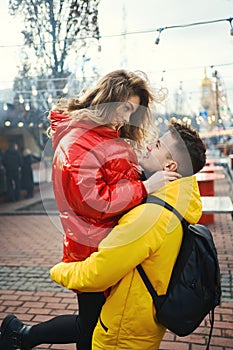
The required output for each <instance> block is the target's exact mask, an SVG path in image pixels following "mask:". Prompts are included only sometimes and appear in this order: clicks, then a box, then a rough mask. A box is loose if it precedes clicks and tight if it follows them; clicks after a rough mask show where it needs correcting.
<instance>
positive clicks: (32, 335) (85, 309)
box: [23, 292, 105, 350]
mask: <svg viewBox="0 0 233 350" xmlns="http://www.w3.org/2000/svg"><path fill="white" fill-rule="evenodd" d="M104 302H105V296H104V293H102V292H100V293H82V294H78V304H79V315H78V316H77V315H61V316H57V317H54V318H52V319H51V320H49V321H46V322H41V323H39V324H37V325H35V326H32V328H31V330H30V332H29V334H28V336H27V339H25V344H27V346H29V347H31V348H33V347H35V346H37V345H40V344H70V343H76V344H77V345H76V346H77V349H78V350H91V341H92V333H93V330H94V328H95V326H96V323H97V321H98V317H99V314H100V311H101V308H102V306H103V304H104ZM23 342H24V341H23Z"/></svg>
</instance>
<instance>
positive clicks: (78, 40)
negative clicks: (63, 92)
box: [9, 0, 99, 78]
mask: <svg viewBox="0 0 233 350" xmlns="http://www.w3.org/2000/svg"><path fill="white" fill-rule="evenodd" d="M98 5H99V0H9V10H10V13H11V15H13V16H17V15H21V16H22V17H23V20H24V29H23V30H22V34H23V36H24V43H25V46H26V48H27V49H29V50H28V52H29V53H30V60H31V62H32V61H33V60H32V57H31V54H32V52H33V53H34V54H35V57H36V58H37V62H36V66H35V67H36V69H37V72H38V73H39V74H41V75H47V76H52V77H53V78H60V77H61V76H62V77H63V75H64V74H67V70H68V71H69V68H70V67H69V66H68V65H67V66H66V59H67V57H68V55H69V53H70V52H71V51H72V52H73V53H77V52H78V50H79V49H80V48H81V47H83V46H86V45H87V42H88V40H87V38H89V39H90V38H96V39H98V38H99V26H98ZM38 63H39V64H38ZM35 67H34V68H35Z"/></svg>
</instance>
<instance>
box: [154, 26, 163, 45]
mask: <svg viewBox="0 0 233 350" xmlns="http://www.w3.org/2000/svg"><path fill="white" fill-rule="evenodd" d="M164 29H165V28H158V29H156V31H157V32H159V35H158V37H157V39H156V40H155V44H156V45H158V44H159V42H160V35H161V33H162V31H163V30H164Z"/></svg>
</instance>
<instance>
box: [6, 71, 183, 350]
mask: <svg viewBox="0 0 233 350" xmlns="http://www.w3.org/2000/svg"><path fill="white" fill-rule="evenodd" d="M152 102H153V94H152V92H151V90H150V87H149V85H148V82H147V80H146V79H145V77H141V76H140V75H138V74H135V73H133V72H128V71H125V70H117V71H114V72H111V73H109V74H107V75H106V76H104V77H103V78H102V79H101V80H100V81H99V82H98V83H97V85H96V86H95V87H94V88H93V89H90V90H88V91H86V93H85V94H84V95H83V96H81V97H79V98H75V99H71V100H69V101H68V103H65V104H62V103H61V102H60V103H58V105H57V106H56V108H55V109H54V110H53V111H51V113H50V121H51V136H52V143H53V149H54V152H55V153H54V159H53V169H52V170H53V175H52V176H53V188H54V194H55V198H56V202H57V206H58V209H59V212H60V218H61V222H62V226H63V229H64V245H63V246H64V250H63V251H64V254H63V258H62V260H63V261H64V262H72V261H81V260H84V259H85V258H87V257H88V256H89V255H90V254H91V253H92V252H94V251H96V250H97V248H98V244H99V242H100V241H101V240H102V239H103V238H104V237H106V235H107V234H108V233H109V232H110V230H111V229H112V228H113V227H114V226H115V225H116V224H117V222H118V220H119V218H120V217H121V216H122V215H123V214H124V213H125V212H127V211H128V210H130V209H131V208H133V207H135V206H136V205H138V204H140V203H141V202H142V200H143V199H144V198H145V197H146V196H147V195H148V194H149V193H152V192H154V191H155V190H157V189H158V188H160V187H161V186H163V185H164V184H165V183H167V182H168V181H171V180H174V179H177V177H178V175H177V173H173V172H158V173H157V174H155V175H153V176H152V177H151V178H149V179H148V180H145V181H142V173H141V170H140V167H139V164H138V160H137V156H136V154H135V152H134V150H133V148H132V147H131V146H130V141H132V142H134V143H136V144H137V145H138V146H140V145H142V143H143V140H144V137H145V135H146V130H148V127H149V124H150V123H151V112H150V109H149V105H150V103H152ZM126 140H129V142H127V141H126ZM106 293H107V291H106V292H105V294H104V293H78V291H77V297H78V304H79V315H78V316H70V315H67V316H59V317H56V318H54V319H52V320H50V321H48V322H44V323H42V324H39V325H37V326H33V327H29V328H28V327H27V326H24V325H23V324H22V323H21V322H20V321H19V320H18V319H16V318H15V317H14V316H9V317H8V319H7V320H5V325H6V323H7V327H5V326H4V321H3V325H2V327H3V328H4V331H5V334H6V333H7V334H8V335H7V336H5V337H4V339H3V337H2V339H1V338H0V350H3V348H2V347H1V341H2V342H4V341H9V342H11V343H9V342H8V343H6V342H5V343H4V344H5V345H4V346H6V344H7V345H9V344H10V345H9V346H8V349H9V350H10V349H15V348H17V346H18V347H19V348H21V349H31V348H32V347H34V346H36V345H38V344H41V343H49V344H51V343H72V342H73V343H77V348H78V350H88V349H91V339H92V333H93V330H94V327H95V325H96V323H97V319H98V315H99V313H100V310H101V307H102V305H103V303H104V301H105V295H106ZM10 317H11V318H10ZM13 324H15V326H13ZM12 327H13V329H12ZM12 332H14V334H18V337H19V338H20V339H21V345H20V344H18V343H14V342H13V341H14V340H13V339H12V338H13V337H11V336H10V334H11V333H12ZM7 339H8V340H7ZM15 339H17V337H15ZM11 344H12V346H11ZM10 346H11V347H10ZM13 346H14V347H13ZM20 346H21V347H20ZM4 350H6V349H5V348H4Z"/></svg>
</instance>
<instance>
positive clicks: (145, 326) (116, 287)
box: [51, 176, 202, 350]
mask: <svg viewBox="0 0 233 350" xmlns="http://www.w3.org/2000/svg"><path fill="white" fill-rule="evenodd" d="M155 195H156V196H158V197H160V198H162V199H164V200H165V201H167V202H168V203H169V204H170V205H172V206H174V207H175V208H176V209H177V210H178V211H179V212H180V213H181V214H182V215H183V216H184V217H185V219H186V220H187V221H188V222H190V223H192V224H195V223H197V222H198V221H199V219H200V217H201V213H202V206H201V199H200V194H199V189H198V184H197V181H196V178H195V176H191V177H186V178H182V179H179V180H176V181H173V182H171V183H169V184H167V185H166V186H164V187H163V188H161V189H160V190H159V191H157V192H156V193H155ZM181 240H182V227H181V224H180V222H179V220H178V219H177V217H176V216H175V215H174V214H173V213H171V212H170V211H168V210H167V209H165V208H163V207H161V206H159V205H155V204H152V203H150V204H149V203H148V204H142V205H139V206H137V207H135V208H134V209H132V210H131V211H130V212H128V213H127V214H125V215H124V216H123V217H122V218H121V219H120V221H119V224H118V225H117V226H115V228H114V229H113V230H112V231H111V232H110V234H109V235H108V236H107V237H106V238H105V239H104V240H103V241H102V242H101V243H100V246H99V250H98V252H96V253H93V254H92V255H91V256H90V257H88V258H87V259H86V260H85V261H82V262H74V263H73V262H72V263H59V264H57V265H55V266H54V267H53V268H52V269H51V278H52V279H53V280H54V281H56V282H57V283H59V284H61V285H63V286H65V287H67V288H69V289H78V290H79V291H82V292H94V291H95V292H96V291H104V290H106V289H107V288H108V287H110V286H112V288H111V292H110V295H109V297H108V298H107V300H106V303H105V304H104V306H103V308H102V311H101V315H100V318H99V321H98V324H97V326H96V328H95V331H94V335H93V346H92V349H93V350H100V349H101V350H106V349H107V350H129V349H134V350H156V349H158V348H159V344H160V342H161V340H162V337H163V335H164V333H165V331H166V329H165V328H164V327H163V326H161V325H160V324H158V323H156V322H155V314H156V310H155V308H154V306H153V303H152V299H151V296H150V294H149V292H148V291H147V289H146V287H145V285H144V283H143V281H142V280H141V277H140V275H139V274H138V272H137V270H136V269H135V267H136V266H137V265H138V264H140V263H142V266H143V268H144V270H145V271H146V273H147V275H148V277H149V278H150V281H151V283H152V284H153V286H154V288H155V289H156V290H157V293H158V294H159V295H160V294H165V293H166V290H167V287H168V283H169V279H170V276H171V273H172V269H173V266H174V263H175V260H176V257H177V254H178V252H179V248H180V244H181Z"/></svg>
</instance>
